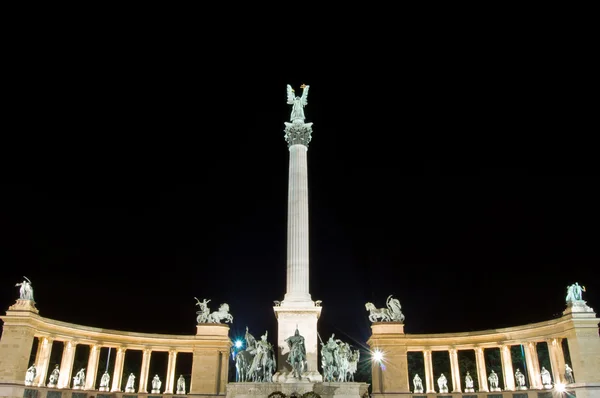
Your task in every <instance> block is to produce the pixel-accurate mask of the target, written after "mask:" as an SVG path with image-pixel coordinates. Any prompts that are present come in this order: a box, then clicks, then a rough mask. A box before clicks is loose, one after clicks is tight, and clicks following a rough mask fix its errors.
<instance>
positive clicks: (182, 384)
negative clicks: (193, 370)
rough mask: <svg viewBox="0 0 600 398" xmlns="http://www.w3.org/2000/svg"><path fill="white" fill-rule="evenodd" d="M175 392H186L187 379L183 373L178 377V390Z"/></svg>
mask: <svg viewBox="0 0 600 398" xmlns="http://www.w3.org/2000/svg"><path fill="white" fill-rule="evenodd" d="M175 394H185V379H184V378H183V375H179V379H177V392H176V393H175Z"/></svg>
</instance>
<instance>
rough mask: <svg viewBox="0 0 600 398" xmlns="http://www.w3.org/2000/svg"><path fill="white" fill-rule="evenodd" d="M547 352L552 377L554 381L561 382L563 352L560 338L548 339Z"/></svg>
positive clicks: (563, 369)
mask: <svg viewBox="0 0 600 398" xmlns="http://www.w3.org/2000/svg"><path fill="white" fill-rule="evenodd" d="M548 354H550V365H551V366H552V378H553V379H554V383H563V382H564V380H563V379H564V377H563V374H564V372H565V354H564V353H563V349H562V339H550V340H548Z"/></svg>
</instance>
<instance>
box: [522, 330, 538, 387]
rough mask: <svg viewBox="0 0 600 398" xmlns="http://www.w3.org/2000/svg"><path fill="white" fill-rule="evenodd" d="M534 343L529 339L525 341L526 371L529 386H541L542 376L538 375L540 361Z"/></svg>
mask: <svg viewBox="0 0 600 398" xmlns="http://www.w3.org/2000/svg"><path fill="white" fill-rule="evenodd" d="M535 346H536V343H535V342H533V341H530V342H529V343H525V362H526V363H527V373H529V384H530V386H529V387H530V388H534V389H541V388H542V376H541V375H540V363H539V361H538V356H537V351H536V349H535Z"/></svg>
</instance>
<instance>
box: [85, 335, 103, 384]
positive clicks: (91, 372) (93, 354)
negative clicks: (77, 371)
mask: <svg viewBox="0 0 600 398" xmlns="http://www.w3.org/2000/svg"><path fill="white" fill-rule="evenodd" d="M99 359H100V347H99V346H98V345H96V344H94V345H92V346H90V356H89V358H88V364H87V369H86V372H85V373H86V374H85V389H86V390H95V389H96V386H95V384H96V375H97V374H98V361H99Z"/></svg>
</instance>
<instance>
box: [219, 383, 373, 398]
mask: <svg viewBox="0 0 600 398" xmlns="http://www.w3.org/2000/svg"><path fill="white" fill-rule="evenodd" d="M289 380H290V382H287V383H229V384H227V398H258V397H261V398H264V397H268V396H269V394H271V393H274V392H276V391H278V392H281V393H283V394H285V395H286V396H288V397H289V396H291V395H292V394H296V395H298V396H301V395H302V394H305V393H307V392H311V391H312V392H315V393H317V394H319V395H320V396H321V397H322V398H362V397H363V396H364V395H365V394H366V393H368V390H369V385H368V384H367V383H311V382H308V381H300V382H292V381H291V379H289Z"/></svg>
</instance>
